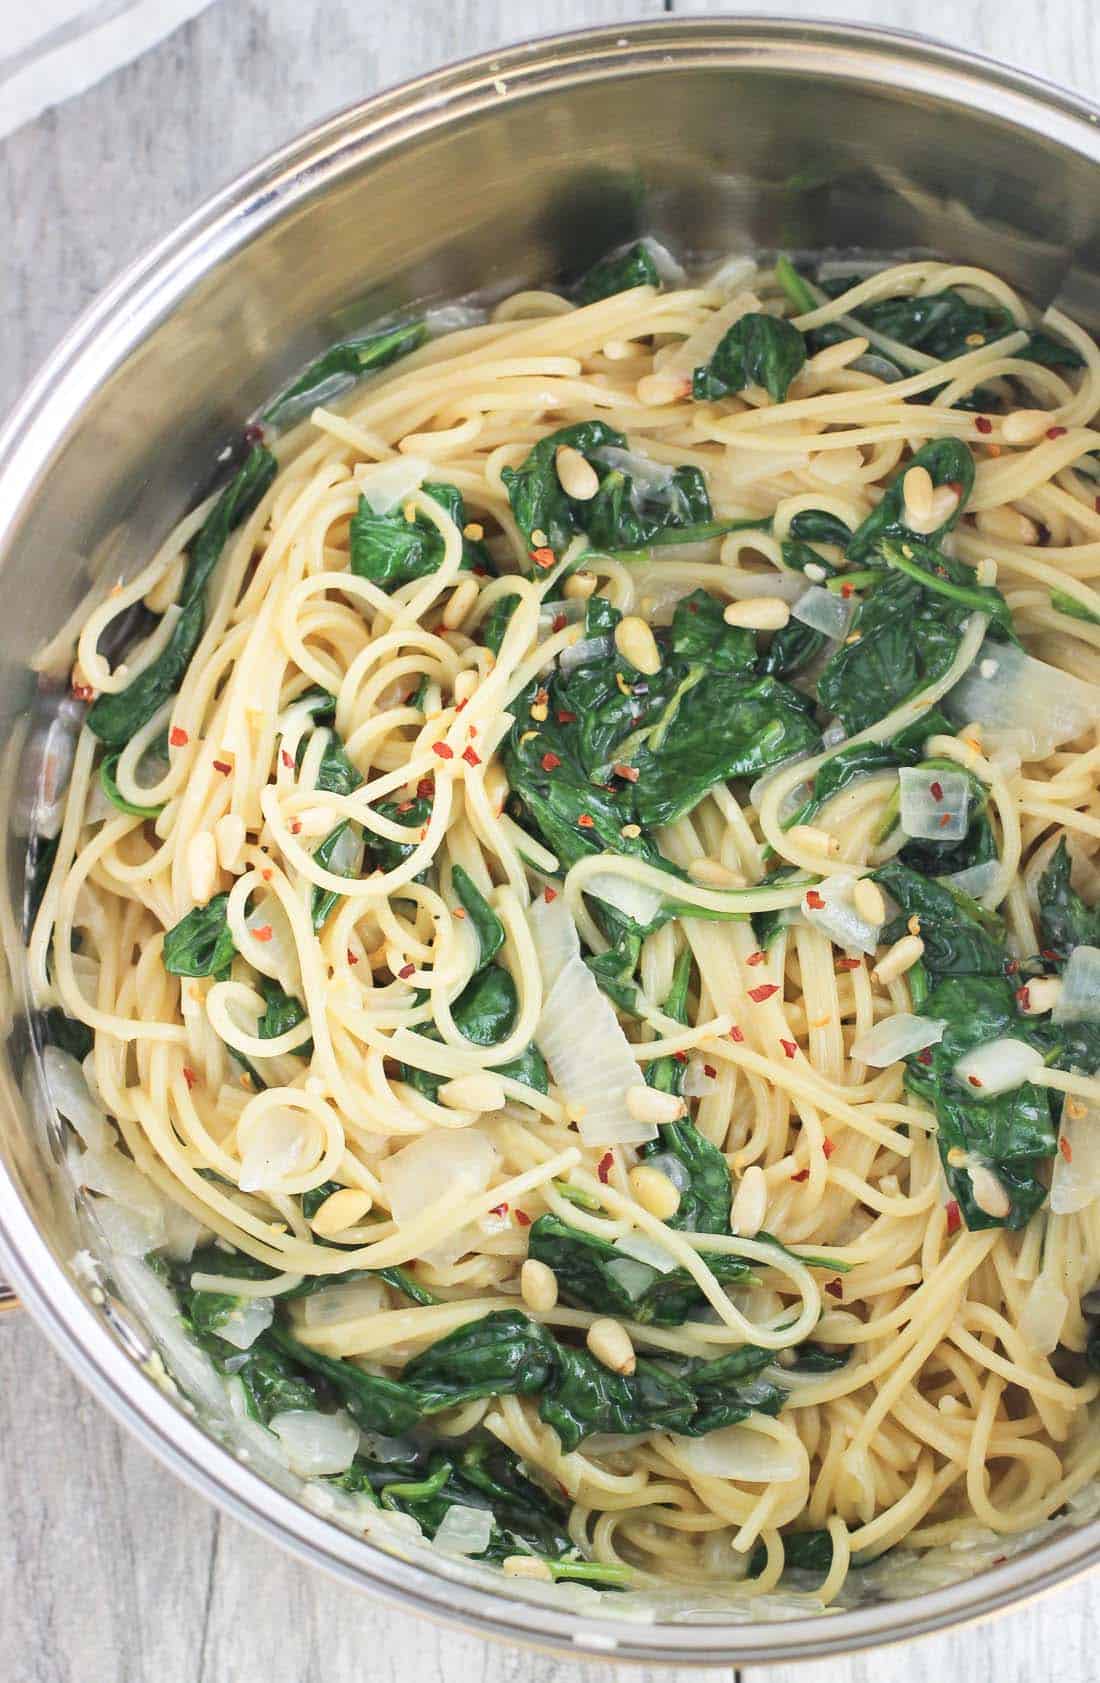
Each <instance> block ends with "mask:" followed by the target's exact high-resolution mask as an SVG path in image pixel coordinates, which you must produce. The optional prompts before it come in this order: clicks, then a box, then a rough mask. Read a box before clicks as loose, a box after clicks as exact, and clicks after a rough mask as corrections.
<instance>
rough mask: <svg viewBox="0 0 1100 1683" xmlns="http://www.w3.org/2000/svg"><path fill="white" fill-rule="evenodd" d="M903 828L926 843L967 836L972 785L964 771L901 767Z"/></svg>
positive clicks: (909, 834) (899, 774) (899, 777)
mask: <svg viewBox="0 0 1100 1683" xmlns="http://www.w3.org/2000/svg"><path fill="white" fill-rule="evenodd" d="M898 783H899V786H900V790H901V827H902V829H903V830H904V832H905V834H906V835H907V836H914V837H921V838H923V839H924V840H926V841H961V840H962V839H963V837H964V836H965V835H966V829H967V812H968V809H969V806H970V786H969V784H968V783H967V780H966V778H965V777H964V776H963V774H962V772H961V771H926V770H925V769H924V768H923V767H921V766H902V768H901V770H900V771H899V772H898Z"/></svg>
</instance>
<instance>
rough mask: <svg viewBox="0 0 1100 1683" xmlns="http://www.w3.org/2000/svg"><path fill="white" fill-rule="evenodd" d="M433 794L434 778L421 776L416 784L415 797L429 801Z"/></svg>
mask: <svg viewBox="0 0 1100 1683" xmlns="http://www.w3.org/2000/svg"><path fill="white" fill-rule="evenodd" d="M434 795H435V778H434V777H422V778H421V779H420V782H419V783H418V784H417V785H416V798H417V800H420V801H430V800H432V799H433V797H434Z"/></svg>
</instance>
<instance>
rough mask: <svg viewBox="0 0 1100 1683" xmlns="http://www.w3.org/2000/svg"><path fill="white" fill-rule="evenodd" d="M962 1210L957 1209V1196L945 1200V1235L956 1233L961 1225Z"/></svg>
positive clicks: (949, 1235)
mask: <svg viewBox="0 0 1100 1683" xmlns="http://www.w3.org/2000/svg"><path fill="white" fill-rule="evenodd" d="M962 1220H963V1218H962V1211H961V1210H960V1209H959V1201H958V1199H957V1198H950V1199H948V1202H947V1237H948V1238H950V1237H951V1235H952V1233H957V1232H958V1231H959V1228H960V1227H961V1226H962Z"/></svg>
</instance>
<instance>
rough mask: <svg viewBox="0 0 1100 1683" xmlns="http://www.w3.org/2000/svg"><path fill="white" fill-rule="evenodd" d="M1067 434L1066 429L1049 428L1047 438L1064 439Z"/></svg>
mask: <svg viewBox="0 0 1100 1683" xmlns="http://www.w3.org/2000/svg"><path fill="white" fill-rule="evenodd" d="M1065 433H1066V429H1065V427H1048V428H1047V437H1048V438H1064V437H1065Z"/></svg>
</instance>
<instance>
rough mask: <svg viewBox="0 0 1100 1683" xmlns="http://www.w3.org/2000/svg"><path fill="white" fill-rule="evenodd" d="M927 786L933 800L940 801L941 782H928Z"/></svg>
mask: <svg viewBox="0 0 1100 1683" xmlns="http://www.w3.org/2000/svg"><path fill="white" fill-rule="evenodd" d="M928 788H929V791H930V793H931V796H932V799H933V800H934V801H942V800H943V784H942V783H930V784H929V785H928Z"/></svg>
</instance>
